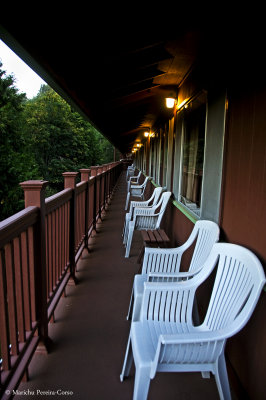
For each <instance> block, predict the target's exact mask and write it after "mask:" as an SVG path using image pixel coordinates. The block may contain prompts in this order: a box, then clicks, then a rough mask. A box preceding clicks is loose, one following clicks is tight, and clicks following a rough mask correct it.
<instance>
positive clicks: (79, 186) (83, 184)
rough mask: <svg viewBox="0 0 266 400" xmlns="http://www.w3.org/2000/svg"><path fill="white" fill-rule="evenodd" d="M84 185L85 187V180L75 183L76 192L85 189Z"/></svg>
mask: <svg viewBox="0 0 266 400" xmlns="http://www.w3.org/2000/svg"><path fill="white" fill-rule="evenodd" d="M86 187H87V181H82V182H79V183H77V186H76V189H77V194H79V193H81V192H83V191H84V190H86Z"/></svg>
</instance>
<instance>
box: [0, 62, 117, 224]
mask: <svg viewBox="0 0 266 400" xmlns="http://www.w3.org/2000/svg"><path fill="white" fill-rule="evenodd" d="M0 152H1V158H0V220H2V219H4V218H7V217H8V216H10V215H12V214H13V213H15V212H17V211H19V210H20V209H21V208H23V192H22V189H21V188H20V186H19V182H22V181H25V180H28V179H44V180H47V181H49V188H48V190H47V191H46V194H47V195H51V194H53V193H55V192H57V191H60V190H62V189H63V177H62V173H63V172H66V171H77V172H78V171H79V170H80V169H81V168H88V167H90V166H91V165H97V164H99V165H101V164H105V163H108V162H111V161H112V160H113V146H112V145H111V144H110V143H109V142H108V141H107V140H106V139H105V138H104V137H103V136H102V135H101V134H100V133H99V132H98V131H97V130H96V129H95V128H94V127H92V126H91V124H90V123H89V122H87V121H85V120H84V119H83V118H82V117H81V116H80V115H79V114H78V113H76V112H73V111H72V110H71V108H70V106H69V105H68V104H67V103H66V102H65V101H64V100H63V99H62V98H61V97H60V96H59V95H58V94H57V93H55V92H54V91H53V90H52V89H51V88H50V87H49V86H47V85H43V86H42V87H41V89H40V91H39V93H38V95H37V96H36V97H35V98H33V99H32V100H27V99H26V96H25V95H24V94H19V93H18V91H17V89H16V88H15V87H14V79H13V77H12V76H6V75H5V72H4V71H2V70H1V64H0Z"/></svg>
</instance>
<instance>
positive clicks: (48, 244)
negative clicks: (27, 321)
mask: <svg viewBox="0 0 266 400" xmlns="http://www.w3.org/2000/svg"><path fill="white" fill-rule="evenodd" d="M48 219H49V215H47V216H46V217H45V240H46V252H45V253H46V296H47V299H48V298H49V292H50V288H49V280H50V263H49V248H50V243H49V225H48Z"/></svg>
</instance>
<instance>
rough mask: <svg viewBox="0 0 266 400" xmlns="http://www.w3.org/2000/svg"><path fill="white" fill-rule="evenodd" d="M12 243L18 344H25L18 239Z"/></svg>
mask: <svg viewBox="0 0 266 400" xmlns="http://www.w3.org/2000/svg"><path fill="white" fill-rule="evenodd" d="M13 243H14V267H15V286H16V308H17V318H18V321H17V324H18V339H19V342H20V343H23V342H25V322H24V295H23V282H22V266H21V251H20V238H18V237H16V238H15V239H14V241H13Z"/></svg>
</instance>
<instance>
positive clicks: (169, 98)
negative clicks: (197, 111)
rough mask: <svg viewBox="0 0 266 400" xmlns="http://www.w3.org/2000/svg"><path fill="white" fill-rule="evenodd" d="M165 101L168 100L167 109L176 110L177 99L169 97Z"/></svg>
mask: <svg viewBox="0 0 266 400" xmlns="http://www.w3.org/2000/svg"><path fill="white" fill-rule="evenodd" d="M165 100H166V107H167V108H174V105H175V99H174V98H173V97H167V98H166V99H165Z"/></svg>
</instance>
